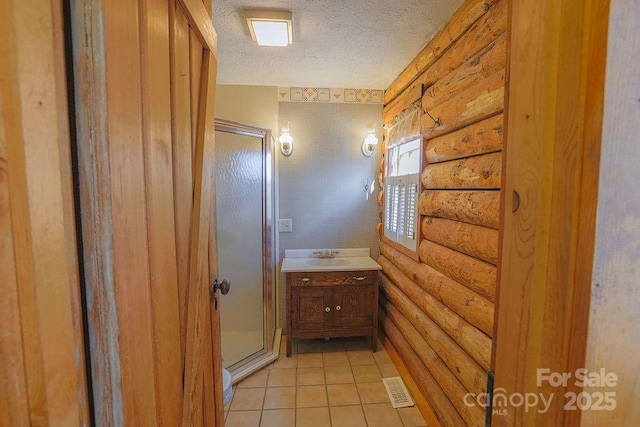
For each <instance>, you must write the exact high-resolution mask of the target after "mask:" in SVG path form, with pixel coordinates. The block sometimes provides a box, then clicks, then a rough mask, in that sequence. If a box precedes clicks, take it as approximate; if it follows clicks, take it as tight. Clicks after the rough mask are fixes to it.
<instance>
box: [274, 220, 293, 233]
mask: <svg viewBox="0 0 640 427" xmlns="http://www.w3.org/2000/svg"><path fill="white" fill-rule="evenodd" d="M278 231H279V232H280V233H291V232H292V231H293V221H292V220H290V219H279V220H278Z"/></svg>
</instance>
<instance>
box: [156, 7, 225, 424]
mask: <svg viewBox="0 0 640 427" xmlns="http://www.w3.org/2000/svg"><path fill="white" fill-rule="evenodd" d="M171 12H172V13H170V19H169V22H170V28H171V31H172V38H171V54H172V55H171V58H172V61H171V66H172V93H173V100H172V116H173V119H174V126H173V130H174V144H175V145H174V148H173V152H174V167H175V171H174V191H175V195H176V199H175V201H174V208H175V214H176V227H177V230H176V236H177V240H176V242H177V245H178V248H177V249H178V254H179V255H178V270H179V293H178V294H179V301H180V313H181V339H182V343H183V346H182V347H183V355H184V394H183V403H182V405H183V407H182V425H184V426H186V425H198V426H200V425H208V426H209V425H212V426H216V425H217V426H222V425H223V424H224V420H223V412H222V410H223V403H222V364H221V357H220V354H221V351H220V313H219V303H218V298H219V295H218V294H217V293H215V294H213V293H212V292H211V289H210V283H212V281H213V279H214V278H215V276H217V248H216V235H215V231H216V229H215V214H214V210H213V209H214V204H215V197H214V195H215V193H214V191H215V183H214V173H213V169H212V167H213V155H214V146H213V144H214V115H213V107H214V101H215V99H214V96H215V80H216V68H217V65H216V57H215V53H216V35H215V33H214V32H213V27H212V26H211V18H210V12H207V11H206V10H205V8H204V6H203V4H202V3H200V2H199V1H185V2H176V3H175V4H173V5H172V8H171ZM189 112H190V114H189ZM189 134H190V135H191V137H189ZM191 162H192V165H191V167H189V165H190V163H191ZM191 200H192V201H193V202H192V203H191ZM186 255H188V256H186ZM185 279H186V280H185Z"/></svg>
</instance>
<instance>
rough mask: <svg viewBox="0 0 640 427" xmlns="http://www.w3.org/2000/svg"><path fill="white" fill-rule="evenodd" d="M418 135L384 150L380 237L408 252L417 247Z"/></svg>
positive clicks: (420, 152)
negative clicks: (385, 157)
mask: <svg viewBox="0 0 640 427" xmlns="http://www.w3.org/2000/svg"><path fill="white" fill-rule="evenodd" d="M421 156H422V137H418V138H415V139H412V140H410V141H407V142H404V143H402V144H400V145H396V146H393V147H389V148H388V149H387V171H386V179H385V203H384V209H385V214H384V236H385V237H386V238H387V239H389V240H391V241H393V242H396V243H399V244H401V245H402V246H404V247H406V248H407V249H410V250H412V251H416V250H417V246H418V236H417V233H418V226H417V225H418V197H419V195H420V165H421V161H420V159H421Z"/></svg>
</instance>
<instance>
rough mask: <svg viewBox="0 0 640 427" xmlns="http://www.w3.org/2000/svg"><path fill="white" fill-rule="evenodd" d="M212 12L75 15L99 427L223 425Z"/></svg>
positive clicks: (87, 11) (171, 3)
mask: <svg viewBox="0 0 640 427" xmlns="http://www.w3.org/2000/svg"><path fill="white" fill-rule="evenodd" d="M210 6H211V3H210V2H203V1H202V0H141V1H138V2H131V1H128V0H113V1H94V0H81V1H77V2H72V3H71V6H70V7H71V24H72V28H73V32H72V36H73V62H74V74H75V76H74V80H75V85H74V86H75V105H76V121H77V135H78V137H77V139H78V144H77V145H78V157H79V161H78V164H79V175H80V189H81V192H80V204H81V215H82V231H83V246H84V259H85V280H86V288H87V299H88V301H89V303H88V330H89V346H90V358H91V376H92V383H93V396H94V401H95V402H94V403H95V405H94V407H95V418H96V424H97V425H169V426H178V425H198V426H201V425H208V426H215V425H217V426H221V425H222V424H223V417H222V411H223V405H222V377H221V357H220V345H219V336H218V332H219V330H218V328H219V326H218V313H217V311H216V305H215V303H214V305H213V310H212V306H211V301H212V298H211V295H210V290H209V289H210V283H211V278H212V277H213V275H214V274H215V273H216V251H215V226H214V225H213V219H214V215H213V209H214V206H213V203H214V202H213V201H214V198H213V196H214V191H215V189H214V180H213V176H214V175H213V170H212V167H213V162H212V156H213V143H214V141H213V138H214V114H213V107H214V96H215V94H214V91H215V78H216V34H215V31H214V29H213V25H212V20H211V9H210ZM216 298H217V297H216Z"/></svg>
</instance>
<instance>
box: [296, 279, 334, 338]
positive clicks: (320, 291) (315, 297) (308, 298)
mask: <svg viewBox="0 0 640 427" xmlns="http://www.w3.org/2000/svg"><path fill="white" fill-rule="evenodd" d="M291 297H292V298H291V300H292V301H291V303H292V307H291V309H292V313H291V316H292V317H291V320H292V323H293V324H292V327H293V329H295V330H300V331H308V330H319V329H326V328H330V327H331V324H330V323H331V316H330V314H331V306H330V303H331V289H327V288H321V287H318V288H314V287H298V288H293V289H292V291H291ZM327 308H329V311H327Z"/></svg>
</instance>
